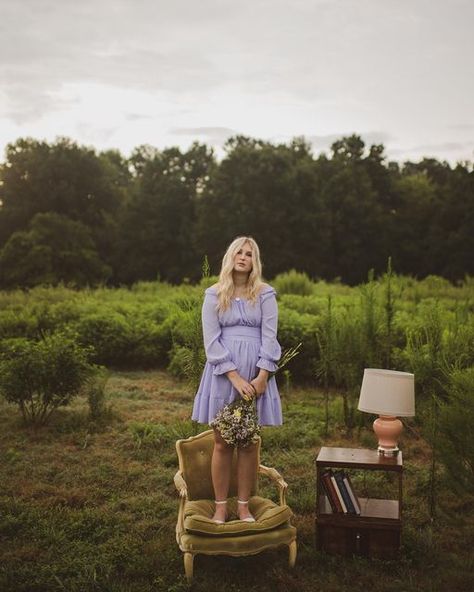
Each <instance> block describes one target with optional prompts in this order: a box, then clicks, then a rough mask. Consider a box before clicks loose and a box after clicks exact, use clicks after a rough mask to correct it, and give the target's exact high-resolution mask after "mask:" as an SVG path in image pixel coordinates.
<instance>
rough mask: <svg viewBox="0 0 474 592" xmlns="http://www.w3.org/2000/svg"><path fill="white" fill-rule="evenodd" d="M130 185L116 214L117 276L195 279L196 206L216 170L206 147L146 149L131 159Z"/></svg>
mask: <svg viewBox="0 0 474 592" xmlns="http://www.w3.org/2000/svg"><path fill="white" fill-rule="evenodd" d="M132 166H133V169H134V171H135V174H136V177H135V183H134V187H133V191H132V194H131V197H130V200H129V202H128V203H127V204H126V206H125V207H124V208H123V211H122V212H121V216H120V239H119V248H118V261H117V278H118V279H119V281H123V282H126V283H128V282H133V281H136V280H138V279H148V280H154V279H156V277H157V275H159V276H160V278H162V279H164V280H168V281H171V282H180V281H182V280H183V278H184V277H188V278H191V279H197V278H198V277H199V273H200V260H201V255H200V254H199V253H196V251H195V248H194V243H193V228H194V225H195V222H196V207H197V202H198V201H199V199H200V196H201V194H202V192H203V190H204V188H205V186H206V184H207V182H208V180H209V178H210V175H211V172H212V170H213V168H214V166H215V161H214V155H213V152H212V150H211V149H209V148H207V147H206V146H203V145H199V144H197V143H195V144H193V145H192V147H191V148H190V149H189V150H188V151H187V152H185V153H182V152H181V151H180V149H179V148H169V149H167V150H164V151H163V152H158V151H153V150H150V149H146V150H143V151H141V152H140V153H135V154H134V155H133V158H132Z"/></svg>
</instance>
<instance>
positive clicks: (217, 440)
mask: <svg viewBox="0 0 474 592" xmlns="http://www.w3.org/2000/svg"><path fill="white" fill-rule="evenodd" d="M214 448H215V449H216V450H217V451H218V452H223V453H228V454H229V453H231V452H232V451H233V450H234V447H233V446H232V445H231V444H227V442H226V441H225V440H224V438H223V437H222V436H221V435H220V433H219V432H218V431H217V430H214Z"/></svg>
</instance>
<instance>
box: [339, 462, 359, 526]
mask: <svg viewBox="0 0 474 592" xmlns="http://www.w3.org/2000/svg"><path fill="white" fill-rule="evenodd" d="M343 475H344V483H345V484H346V487H347V491H348V493H349V495H350V498H351V500H352V505H353V506H354V510H355V513H356V514H357V515H358V516H360V504H359V500H358V498H357V495H356V494H355V491H354V487H353V485H352V481H351V478H350V477H349V475H346V473H343Z"/></svg>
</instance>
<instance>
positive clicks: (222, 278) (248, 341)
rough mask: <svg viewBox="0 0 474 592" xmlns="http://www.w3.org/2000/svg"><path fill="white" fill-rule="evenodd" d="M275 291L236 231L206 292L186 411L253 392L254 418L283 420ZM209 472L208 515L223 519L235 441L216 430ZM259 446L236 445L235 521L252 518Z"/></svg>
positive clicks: (217, 406)
mask: <svg viewBox="0 0 474 592" xmlns="http://www.w3.org/2000/svg"><path fill="white" fill-rule="evenodd" d="M275 296H276V292H275V290H274V289H273V288H272V287H271V286H269V285H268V284H265V283H263V282H262V265H261V262H260V251H259V248H258V245H257V243H256V242H255V241H254V239H252V238H250V237H246V236H243V237H239V238H236V239H235V240H234V241H233V242H232V243H231V244H230V246H229V247H228V249H227V251H226V253H225V255H224V258H223V260H222V266H221V272H220V275H219V281H218V282H217V284H214V285H213V286H211V287H210V288H208V289H207V290H206V291H205V297H204V303H203V307H202V325H203V335H204V347H205V350H206V358H207V362H206V365H205V368H204V372H203V375H202V378H201V383H200V386H199V389H198V392H197V394H196V397H195V400H194V407H193V414H192V418H193V419H194V420H197V421H199V422H200V423H209V422H211V421H212V420H213V419H214V417H215V416H216V414H217V412H218V411H220V410H221V409H222V408H223V407H224V406H225V405H227V404H228V403H231V402H232V401H233V400H234V399H235V398H236V397H238V396H241V397H244V398H245V399H249V398H251V397H257V414H258V418H259V423H260V425H281V423H282V415H281V403H280V395H279V393H278V388H277V385H276V381H275V378H274V377H271V378H269V375H270V373H271V372H274V371H275V370H277V368H278V366H277V364H276V362H278V360H279V359H280V356H281V348H280V344H279V343H278V341H277V323H278V307H277V302H276V297H275ZM214 440H215V445H214V452H213V455H212V463H211V474H212V483H213V486H214V493H215V503H216V508H215V513H214V516H213V520H214V521H215V522H217V523H223V522H225V519H226V517H227V511H226V504H227V494H228V491H229V484H230V476H231V464H232V456H233V446H230V445H229V444H227V443H226V442H225V440H224V439H223V438H222V437H221V435H220V433H219V432H218V430H216V429H214ZM256 454H257V448H256V444H252V445H250V446H248V447H245V448H239V449H238V451H237V455H238V456H237V459H238V460H237V486H238V504H237V511H238V515H239V519H240V520H244V521H246V522H254V518H253V516H252V515H251V513H250V512H249V509H248V500H249V497H250V490H251V483H252V480H253V478H254V475H255V464H256V462H257V459H256Z"/></svg>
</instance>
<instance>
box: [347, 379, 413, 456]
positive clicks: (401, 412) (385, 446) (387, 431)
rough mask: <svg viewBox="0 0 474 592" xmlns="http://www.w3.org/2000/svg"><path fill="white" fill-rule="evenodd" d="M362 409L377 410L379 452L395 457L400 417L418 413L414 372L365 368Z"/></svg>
mask: <svg viewBox="0 0 474 592" xmlns="http://www.w3.org/2000/svg"><path fill="white" fill-rule="evenodd" d="M358 409H359V411H365V412H366V413H376V414H377V415H379V417H378V419H376V420H375V421H374V424H373V425H374V432H375V435H376V436H377V438H378V441H379V445H378V452H379V454H383V455H384V456H395V455H396V454H397V453H398V451H399V448H398V438H399V436H400V434H401V432H402V429H403V425H402V422H401V421H400V420H399V419H397V417H396V416H399V417H411V416H413V415H415V375H414V374H410V373H409V372H398V371H397V370H380V369H376V368H366V369H365V370H364V377H363V379H362V386H361V389H360V397H359V406H358Z"/></svg>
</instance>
